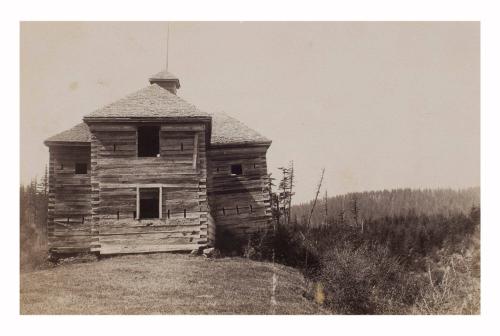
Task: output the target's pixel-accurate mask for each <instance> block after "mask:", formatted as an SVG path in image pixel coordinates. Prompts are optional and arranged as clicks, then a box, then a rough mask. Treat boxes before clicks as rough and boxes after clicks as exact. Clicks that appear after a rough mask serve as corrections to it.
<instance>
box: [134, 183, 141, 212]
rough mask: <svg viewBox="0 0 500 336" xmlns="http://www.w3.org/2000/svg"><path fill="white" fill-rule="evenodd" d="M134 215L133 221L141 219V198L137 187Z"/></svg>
mask: <svg viewBox="0 0 500 336" xmlns="http://www.w3.org/2000/svg"><path fill="white" fill-rule="evenodd" d="M135 214H136V218H135V219H139V218H141V196H140V195H139V186H137V187H136V200H135Z"/></svg>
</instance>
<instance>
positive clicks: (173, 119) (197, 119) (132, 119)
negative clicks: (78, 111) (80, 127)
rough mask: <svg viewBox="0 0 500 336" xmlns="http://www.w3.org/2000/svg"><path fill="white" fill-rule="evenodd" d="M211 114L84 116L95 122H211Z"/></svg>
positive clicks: (87, 119)
mask: <svg viewBox="0 0 500 336" xmlns="http://www.w3.org/2000/svg"><path fill="white" fill-rule="evenodd" d="M211 120H212V118H211V117H210V116H192V117H91V116H87V117H84V118H83V121H84V122H85V123H87V124H88V123H95V122H162V121H165V122H172V123H181V122H210V121H211Z"/></svg>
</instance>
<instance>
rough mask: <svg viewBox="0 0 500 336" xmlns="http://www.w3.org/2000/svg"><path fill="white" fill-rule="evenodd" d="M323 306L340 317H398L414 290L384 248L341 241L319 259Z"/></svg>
mask: <svg viewBox="0 0 500 336" xmlns="http://www.w3.org/2000/svg"><path fill="white" fill-rule="evenodd" d="M321 265H322V268H321V274H320V276H319V278H318V280H319V281H321V282H322V284H323V287H324V290H325V304H326V305H327V306H328V307H329V308H331V309H332V310H333V311H334V312H337V313H343V314H396V313H398V314H401V313H403V311H404V307H405V305H406V302H408V301H411V300H412V298H413V297H414V296H415V295H416V288H414V286H411V284H410V282H409V281H408V278H406V277H405V272H404V270H403V267H402V265H401V264H400V262H399V261H398V260H397V259H396V258H394V257H392V256H391V255H390V252H389V249H388V248H387V247H382V246H381V245H378V244H372V245H368V244H363V245H361V246H359V247H354V246H353V245H352V244H350V243H348V242H341V243H340V244H337V245H335V246H334V247H332V248H331V249H330V250H329V251H328V252H327V253H326V254H325V255H324V256H323V258H322V260H321Z"/></svg>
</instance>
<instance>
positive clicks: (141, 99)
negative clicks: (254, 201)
mask: <svg viewBox="0 0 500 336" xmlns="http://www.w3.org/2000/svg"><path fill="white" fill-rule="evenodd" d="M135 119H137V120H143V119H151V121H160V120H161V121H164V120H166V121H169V120H172V121H175V120H181V119H182V120H186V119H187V120H193V121H198V120H199V121H203V122H209V123H210V122H211V125H212V132H211V139H210V144H211V145H213V146H234V145H251V144H254V145H255V144H262V145H270V144H271V140H269V139H268V138H266V137H264V136H262V135H261V134H259V133H258V132H256V131H255V130H253V129H251V128H249V127H248V126H246V125H245V124H243V123H242V122H240V121H238V120H236V119H234V118H232V117H230V116H228V115H226V114H223V113H215V114H208V113H206V112H202V111H200V110H198V109H197V108H196V107H195V106H194V105H192V104H190V103H188V102H186V101H185V100H183V99H181V98H179V97H178V96H176V95H174V94H172V93H170V92H169V91H168V90H165V89H163V88H161V87H160V86H158V85H156V84H152V85H150V86H148V87H146V88H144V89H141V90H139V91H137V92H135V93H132V94H130V95H128V96H126V97H125V98H122V99H120V100H118V101H116V102H114V103H112V104H109V105H107V106H105V107H103V108H101V109H98V110H97V111H94V112H92V113H90V114H88V115H86V116H85V117H84V121H85V122H83V123H80V124H78V125H76V126H74V127H72V128H70V129H68V130H66V131H63V132H61V133H58V134H56V135H54V136H52V137H50V138H48V139H47V140H45V144H46V145H48V146H50V145H56V144H74V145H76V144H88V143H90V130H89V127H88V125H87V123H86V122H89V123H91V122H99V121H111V120H113V121H115V120H116V121H120V120H123V121H134V120H135Z"/></svg>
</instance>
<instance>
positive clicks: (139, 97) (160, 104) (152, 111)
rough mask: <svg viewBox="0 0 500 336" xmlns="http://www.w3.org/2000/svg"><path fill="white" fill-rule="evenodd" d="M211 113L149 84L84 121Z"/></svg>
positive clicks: (193, 116) (195, 116) (202, 116)
mask: <svg viewBox="0 0 500 336" xmlns="http://www.w3.org/2000/svg"><path fill="white" fill-rule="evenodd" d="M209 117H210V116H209V114H208V113H205V112H202V111H200V110H198V109H197V108H196V106H194V105H193V104H190V103H188V102H186V101H185V100H183V99H182V98H180V97H178V96H177V95H175V94H173V93H171V92H170V91H168V90H166V89H164V88H162V87H161V86H159V85H158V84H152V85H149V86H147V87H145V88H143V89H141V90H139V91H137V92H134V93H132V94H129V95H127V96H125V97H124V98H122V99H119V100H117V101H116V102H114V103H111V104H109V105H107V106H104V107H103V108H100V109H98V110H96V111H94V112H92V113H90V114H87V115H86V116H84V117H83V120H84V121H99V120H103V119H136V118H166V119H169V118H183V119H185V118H187V119H207V118H209Z"/></svg>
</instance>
